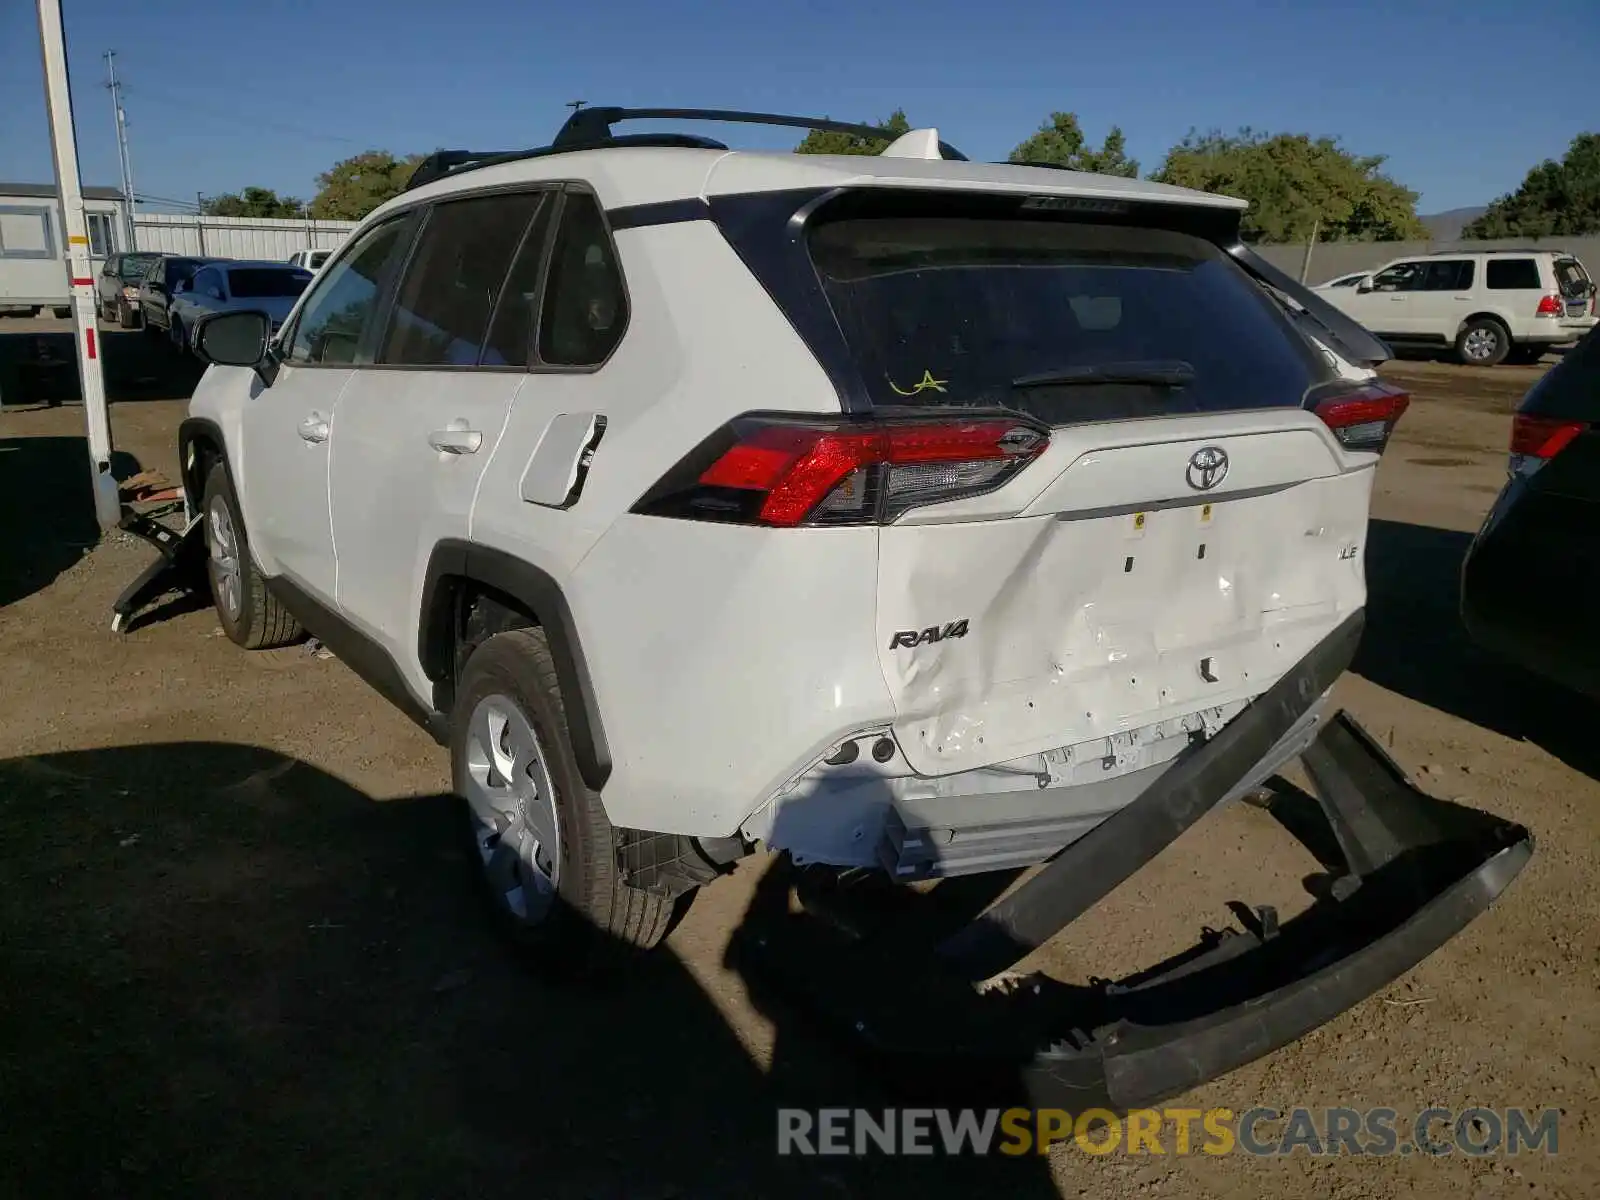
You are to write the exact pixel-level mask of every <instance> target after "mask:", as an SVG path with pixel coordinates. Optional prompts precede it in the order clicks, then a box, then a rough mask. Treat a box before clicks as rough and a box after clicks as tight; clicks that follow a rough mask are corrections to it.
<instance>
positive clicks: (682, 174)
mask: <svg viewBox="0 0 1600 1200" xmlns="http://www.w3.org/2000/svg"><path fill="white" fill-rule="evenodd" d="M547 179H548V180H555V179H582V180H584V181H586V182H587V183H589V184H590V185H591V186H593V187H594V189H595V191H596V192H597V193H598V195H599V197H600V202H601V204H602V205H603V206H604V207H606V208H623V207H626V206H628V205H633V204H658V203H662V202H664V201H670V200H692V199H702V200H703V199H708V198H710V197H712V196H726V195H734V194H739V193H746V192H768V191H782V190H786V189H790V188H813V187H819V188H833V187H908V188H950V189H955V190H963V191H985V192H1017V193H1026V194H1028V195H1056V196H1079V197H1089V198H1094V199H1101V200H1141V201H1153V202H1157V203H1168V204H1191V205H1201V206H1205V207H1208V208H1231V209H1242V208H1245V207H1247V206H1248V205H1247V202H1246V201H1244V200H1236V199H1234V198H1233V197H1231V196H1218V195H1213V194H1212V193H1210V192H1199V191H1195V190H1193V189H1191V188H1181V187H1173V186H1171V185H1170V184H1165V183H1149V182H1146V181H1145V180H1142V179H1124V178H1122V177H1120V176H1114V175H1090V174H1087V173H1085V172H1082V171H1059V170H1053V169H1051V168H1048V167H1018V166H1011V165H1010V164H1006V163H975V162H960V161H947V160H943V159H932V160H930V159H922V158H900V157H888V158H886V157H882V156H874V155H852V154H846V155H832V154H794V153H791V152H788V151H782V152H776V153H766V152H753V151H745V150H700V149H680V148H677V147H658V146H617V147H611V148H607V149H603V150H578V151H574V152H572V153H570V154H547V155H540V156H539V157H537V158H525V159H520V160H517V161H514V162H507V163H501V164H499V165H497V166H492V167H479V168H477V169H476V170H471V171H464V172H462V173H460V174H458V175H454V176H447V177H445V178H444V179H440V180H436V181H435V182H433V183H430V184H426V185H425V186H423V187H420V188H418V189H416V191H414V192H407V193H405V194H404V195H402V196H400V197H397V198H396V199H395V200H391V201H390V202H389V204H386V205H384V207H383V208H382V209H379V210H378V211H379V212H380V213H381V212H383V211H385V210H386V209H388V208H389V207H391V206H396V207H398V206H400V205H404V204H407V203H411V202H415V201H416V200H419V199H424V198H430V197H434V196H445V195H449V194H450V193H452V192H457V191H466V190H473V189H477V188H486V187H496V186H504V185H506V184H513V183H522V182H530V181H535V180H547Z"/></svg>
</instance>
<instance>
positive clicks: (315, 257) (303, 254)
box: [289, 249, 333, 274]
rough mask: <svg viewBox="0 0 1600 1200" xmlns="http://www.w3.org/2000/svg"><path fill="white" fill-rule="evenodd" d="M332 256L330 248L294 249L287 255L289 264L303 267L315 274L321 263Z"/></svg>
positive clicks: (320, 267)
mask: <svg viewBox="0 0 1600 1200" xmlns="http://www.w3.org/2000/svg"><path fill="white" fill-rule="evenodd" d="M332 256H333V251H332V250H311V249H306V250H296V251H295V252H294V253H293V254H291V255H290V256H289V265H290V266H292V267H303V268H305V269H306V270H307V271H310V272H312V273H313V274H315V273H316V272H318V271H320V270H322V265H323V264H324V263H325V262H327V261H328V259H329V258H331V257H332Z"/></svg>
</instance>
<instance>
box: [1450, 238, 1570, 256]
mask: <svg viewBox="0 0 1600 1200" xmlns="http://www.w3.org/2000/svg"><path fill="white" fill-rule="evenodd" d="M1436 254H1449V255H1455V256H1460V255H1462V254H1565V255H1567V257H1568V258H1571V257H1572V256H1571V255H1570V254H1567V251H1565V250H1562V249H1559V248H1558V247H1555V246H1487V247H1484V248H1483V249H1475V248H1474V247H1473V245H1472V243H1471V242H1460V243H1458V244H1457V248H1456V249H1454V250H1431V251H1429V257H1432V256H1433V255H1436Z"/></svg>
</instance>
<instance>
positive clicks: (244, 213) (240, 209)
mask: <svg viewBox="0 0 1600 1200" xmlns="http://www.w3.org/2000/svg"><path fill="white" fill-rule="evenodd" d="M200 211H201V212H202V213H203V214H204V215H206V216H208V217H303V216H305V215H306V202H305V201H304V200H297V199H295V197H293V196H280V195H278V193H277V192H275V191H273V190H272V189H271V188H264V187H247V188H245V189H244V191H242V192H223V193H222V195H220V196H207V197H206V198H205V199H203V200H201V201H200Z"/></svg>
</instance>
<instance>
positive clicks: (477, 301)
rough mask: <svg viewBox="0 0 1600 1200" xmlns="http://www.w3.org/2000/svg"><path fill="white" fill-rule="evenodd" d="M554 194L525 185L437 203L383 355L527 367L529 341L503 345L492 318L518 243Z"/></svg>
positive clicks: (386, 359) (392, 359) (414, 361)
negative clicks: (494, 337) (495, 193)
mask: <svg viewBox="0 0 1600 1200" xmlns="http://www.w3.org/2000/svg"><path fill="white" fill-rule="evenodd" d="M546 200H547V194H546V193H544V192H522V193H511V194H507V195H498V196H476V197H472V198H470V199H466V200H450V201H446V202H444V203H441V204H438V205H436V206H435V207H434V209H433V211H432V213H431V214H430V215H429V217H428V223H427V225H426V226H424V227H423V230H422V234H421V236H420V237H419V238H418V240H417V249H416V252H415V253H413V254H412V256H411V261H410V262H409V263H408V264H407V265H406V271H405V275H404V277H403V278H402V279H401V281H400V287H399V291H398V292H397V294H396V297H395V304H394V312H393V315H392V316H391V317H390V318H389V328H388V330H387V331H386V332H385V334H384V338H383V344H382V346H380V347H379V350H378V356H377V362H378V363H380V364H387V365H397V366H398V365H405V366H467V367H470V366H478V365H480V364H481V365H483V366H493V367H506V366H526V365H527V361H528V355H527V341H526V340H525V339H524V340H523V341H522V343H521V344H520V345H515V344H512V345H504V344H496V343H495V342H493V341H491V340H490V339H489V337H488V334H489V323H490V321H491V319H492V318H493V317H494V313H495V306H496V304H497V303H498V302H499V301H500V297H501V291H502V289H503V286H504V284H505V280H506V275H507V272H508V271H509V269H510V267H511V264H512V262H513V260H515V259H516V257H517V250H518V247H519V246H521V245H522V243H523V240H524V238H525V236H526V235H527V233H528V231H529V228H530V226H532V225H533V224H535V223H536V222H535V218H536V216H537V214H538V212H539V210H540V208H541V207H542V206H543V205H544V204H545V203H546ZM539 240H540V241H542V240H543V239H542V237H541V238H540V239H539Z"/></svg>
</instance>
